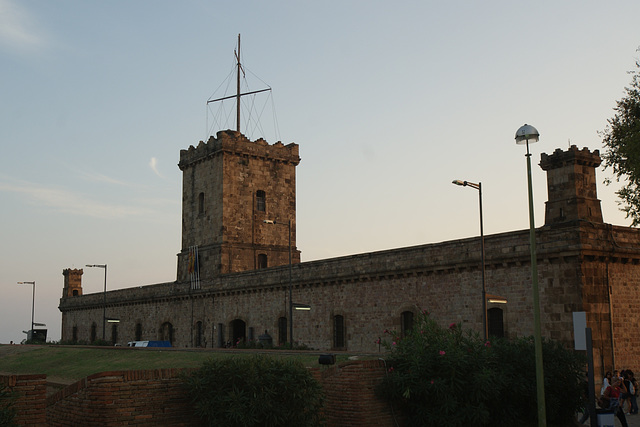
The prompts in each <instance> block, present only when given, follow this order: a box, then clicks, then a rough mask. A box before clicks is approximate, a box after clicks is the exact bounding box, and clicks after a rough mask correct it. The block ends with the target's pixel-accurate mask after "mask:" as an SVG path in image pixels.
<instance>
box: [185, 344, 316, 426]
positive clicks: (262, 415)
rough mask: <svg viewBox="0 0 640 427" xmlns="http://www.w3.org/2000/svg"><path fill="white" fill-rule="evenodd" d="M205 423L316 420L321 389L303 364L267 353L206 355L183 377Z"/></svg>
mask: <svg viewBox="0 0 640 427" xmlns="http://www.w3.org/2000/svg"><path fill="white" fill-rule="evenodd" d="M186 384H187V387H188V390H189V395H190V397H191V401H192V403H193V404H194V407H195V409H196V412H197V414H198V415H199V416H200V417H201V418H202V419H203V420H206V421H207V422H208V424H209V425H210V426H230V427H232V426H243V427H250V426H265V427H268V426H291V427H294V426H296V427H304V426H309V427H311V426H318V425H321V419H320V409H321V408H322V404H323V399H324V398H323V394H322V388H321V386H320V384H319V383H318V382H317V381H316V380H314V379H313V377H312V376H311V374H310V373H309V372H308V370H307V369H306V368H305V367H304V366H302V364H300V363H298V362H295V361H293V360H288V359H275V358H271V357H266V356H253V357H236V358H224V359H211V360H208V361H207V362H205V363H204V364H203V366H202V367H201V368H200V369H198V370H197V371H195V372H193V373H192V374H191V375H190V376H189V377H188V378H187V379H186Z"/></svg>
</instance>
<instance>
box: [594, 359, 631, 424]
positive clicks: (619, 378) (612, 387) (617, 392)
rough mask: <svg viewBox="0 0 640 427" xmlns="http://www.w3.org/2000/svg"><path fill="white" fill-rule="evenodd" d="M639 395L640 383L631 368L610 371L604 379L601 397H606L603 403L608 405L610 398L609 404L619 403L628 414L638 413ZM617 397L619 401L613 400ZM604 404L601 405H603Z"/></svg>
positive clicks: (621, 408) (622, 410)
mask: <svg viewBox="0 0 640 427" xmlns="http://www.w3.org/2000/svg"><path fill="white" fill-rule="evenodd" d="M638 395H640V385H639V384H638V381H637V380H636V377H635V375H634V374H633V371H632V370H631V369H626V370H623V371H621V372H618V371H613V374H612V373H611V372H610V371H607V373H606V374H605V376H604V379H603V380H602V388H601V389H600V398H601V399H604V400H603V402H602V403H603V404H605V405H606V403H607V400H606V399H607V398H609V405H610V406H611V405H617V406H618V407H619V408H620V411H621V412H623V413H625V414H627V415H636V414H637V413H638V400H637V398H638ZM616 397H617V399H618V402H617V403H616V402H615V401H613V403H612V400H613V399H615V398H616ZM602 406H603V405H600V407H602Z"/></svg>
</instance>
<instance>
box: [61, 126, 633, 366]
mask: <svg viewBox="0 0 640 427" xmlns="http://www.w3.org/2000/svg"><path fill="white" fill-rule="evenodd" d="M219 136H220V134H219ZM597 165H599V153H598V152H597V151H595V152H590V151H589V150H587V149H583V150H578V149H577V148H576V147H575V146H574V147H571V148H570V149H569V150H568V151H562V150H556V152H555V153H553V154H552V155H549V156H547V155H545V154H543V155H542V161H541V166H542V167H543V169H545V170H546V171H547V177H548V188H549V201H548V202H547V215H546V219H545V225H544V226H543V227H540V228H538V229H537V230H536V241H537V256H538V274H539V286H540V304H541V324H542V335H543V336H544V337H546V338H551V339H554V340H558V341H561V342H562V343H564V344H565V345H567V346H568V347H572V346H573V318H572V313H573V312H574V311H586V312H587V322H588V326H589V327H591V328H592V333H593V340H594V343H593V347H594V360H595V364H596V373H597V374H598V373H600V372H601V371H603V370H605V369H612V368H613V367H616V368H631V369H634V370H638V369H639V368H640V364H639V363H638V361H637V354H638V352H639V351H640V339H639V338H640V337H639V336H638V335H639V334H640V331H639V330H638V328H637V327H636V326H635V325H637V324H638V323H640V311H639V310H638V307H640V230H638V229H634V228H629V227H618V226H612V225H609V224H605V223H604V222H603V221H602V214H601V211H600V202H599V200H597V198H596V197H597V196H596V193H595V184H596V181H595V167H596V166H597ZM293 214H295V212H293ZM251 221H253V223H254V224H260V225H261V224H262V221H260V222H258V221H256V220H255V216H254V217H252V219H251ZM183 222H184V221H183ZM267 225H268V224H265V226H267ZM256 228H257V227H256ZM269 230H271V231H269V232H270V233H278V231H277V230H279V233H280V235H279V237H275V240H274V242H276V243H277V244H276V245H274V247H275V246H277V249H278V250H280V252H281V253H280V255H282V249H283V248H284V250H285V251H286V250H287V249H288V247H287V246H286V243H285V242H286V236H287V231H288V230H287V227H277V228H276V227H273V226H272V227H271V228H270V229H269ZM232 243H233V242H232ZM184 244H185V242H184V240H183V246H184ZM243 244H244V243H243ZM261 245H262V243H261ZM293 245H295V240H293ZM230 246H233V244H231V245H230ZM266 246H268V245H266ZM264 247H265V246H261V247H260V248H259V249H258V252H260V251H261V250H264ZM294 247H295V246H294ZM183 250H184V247H183ZM485 253H486V290H487V295H488V296H489V297H490V298H489V301H495V302H489V303H488V305H487V309H488V311H489V312H491V316H489V323H490V328H491V327H493V328H494V329H492V330H494V331H498V333H499V334H502V335H504V336H506V337H517V336H528V335H532V334H533V310H532V300H533V297H532V292H531V270H530V252H529V230H522V231H514V232H508V233H501V234H494V235H489V236H485ZM270 255H272V254H270ZM253 256H254V255H253V254H251V255H250V257H253ZM272 258H273V257H271V258H270V259H272ZM298 259H299V258H298ZM298 259H296V260H294V263H293V265H292V268H291V283H292V285H293V286H292V287H293V298H292V300H293V302H295V303H304V304H309V305H311V307H312V309H311V311H303V312H298V311H295V312H294V313H293V339H294V342H297V343H304V344H306V345H308V346H309V347H312V348H315V349H319V350H323V351H324V350H349V351H357V352H377V351H379V346H378V345H377V344H376V340H377V339H378V338H379V337H383V338H384V334H383V331H384V330H385V329H389V330H397V331H402V330H403V328H408V327H410V322H411V319H412V316H415V315H417V314H418V313H419V312H421V311H422V310H427V311H428V312H430V313H431V315H432V316H433V317H434V318H435V319H437V320H438V321H439V322H440V323H441V324H442V325H448V324H449V323H451V322H458V323H461V324H462V325H463V327H464V328H471V329H474V330H476V331H478V332H479V333H480V332H481V331H482V317H483V313H482V294H481V265H480V260H481V245H480V240H479V238H477V237H475V238H469V239H462V240H454V241H448V242H442V243H436V244H428V245H420V246H413V247H406V248H400V249H393V250H385V251H378V252H372V253H365V254H357V255H351V256H345V257H340V258H333V259H326V260H320V261H312V262H305V263H298V262H297V260H298ZM279 261H280V262H279V264H281V265H280V266H275V267H269V268H264V269H256V270H249V271H240V272H228V273H225V274H212V275H203V277H202V278H201V281H200V284H199V288H197V289H194V288H193V286H192V284H191V283H190V282H188V281H184V280H178V281H176V282H171V283H163V284H157V285H150V286H142V287H138V288H130V289H123V290H116V291H109V292H108V293H107V306H106V312H107V316H108V317H114V318H118V319H120V323H118V324H115V325H116V326H115V328H116V329H115V331H116V334H117V341H118V342H119V343H124V344H126V342H127V341H132V340H134V339H136V338H141V339H145V340H147V339H148V340H155V339H170V340H171V341H172V343H173V345H174V346H177V347H195V346H206V347H212V346H213V347H219V346H222V345H224V344H225V343H227V342H231V343H234V342H236V341H237V340H238V339H241V340H247V339H251V340H256V339H258V337H259V336H260V335H262V334H264V333H265V331H268V333H269V334H270V335H271V336H272V337H273V339H274V342H275V343H276V344H277V343H278V342H284V341H288V337H287V327H286V325H287V323H286V322H287V319H288V312H287V309H288V306H287V304H288V289H289V266H288V262H287V261H283V259H282V257H280V260H279ZM65 272H66V273H65V274H66V275H65V289H67V290H66V291H65V293H64V295H69V294H70V291H69V289H71V287H70V286H71V285H67V283H66V282H67V277H69V276H70V277H72V278H76V279H77V278H79V277H81V275H82V270H65ZM179 274H180V273H179ZM74 283H75V282H74ZM103 298H104V295H103V294H101V293H99V294H91V295H81V292H80V295H78V296H75V297H74V296H65V297H64V298H62V299H61V301H60V310H61V311H62V313H63V324H62V336H63V339H65V340H72V339H76V340H89V338H90V337H91V334H92V331H91V328H92V327H93V328H94V334H95V331H96V330H97V331H98V335H101V332H102V329H101V328H102V323H101V322H102V313H103V308H104V305H103V304H104V299H103ZM492 316H493V317H492ZM496 316H497V317H496ZM283 325H285V327H284V328H283ZM110 327H111V328H114V326H112V325H110ZM496 328H497V329H496ZM112 332H113V330H112V329H108V330H107V339H109V338H111V337H112Z"/></svg>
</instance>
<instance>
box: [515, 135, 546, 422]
mask: <svg viewBox="0 0 640 427" xmlns="http://www.w3.org/2000/svg"><path fill="white" fill-rule="evenodd" d="M539 137H540V134H539V133H538V130H537V129H536V128H534V127H533V126H531V125H528V124H525V125H524V126H521V127H520V128H519V129H518V130H517V131H516V144H519V145H522V144H526V146H527V154H526V157H527V182H528V187H529V241H530V244H529V247H530V249H531V282H532V286H531V287H532V289H533V328H534V343H535V356H536V385H537V399H538V426H540V427H544V426H546V425H547V413H546V405H545V401H544V369H543V364H542V333H541V330H540V329H541V328H540V293H539V291H538V261H537V257H536V229H535V221H534V217H533V185H532V183H531V153H529V142H531V143H534V142H538V140H539Z"/></svg>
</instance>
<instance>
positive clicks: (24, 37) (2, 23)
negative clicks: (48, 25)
mask: <svg viewBox="0 0 640 427" xmlns="http://www.w3.org/2000/svg"><path fill="white" fill-rule="evenodd" d="M43 43H44V39H43V37H42V36H41V34H39V31H38V25H37V23H36V22H35V19H34V18H33V16H31V14H30V13H29V11H28V10H27V9H26V8H24V7H23V6H22V4H19V3H17V2H15V1H13V0H0V44H2V45H5V46H7V47H9V48H12V49H19V50H22V49H25V48H36V47H39V46H41V45H42V44H43Z"/></svg>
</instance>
